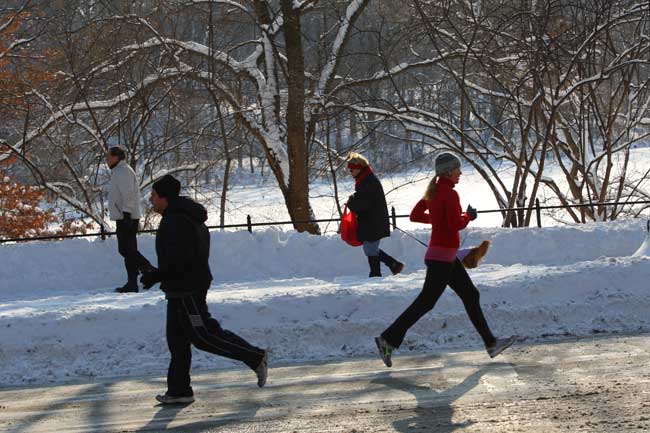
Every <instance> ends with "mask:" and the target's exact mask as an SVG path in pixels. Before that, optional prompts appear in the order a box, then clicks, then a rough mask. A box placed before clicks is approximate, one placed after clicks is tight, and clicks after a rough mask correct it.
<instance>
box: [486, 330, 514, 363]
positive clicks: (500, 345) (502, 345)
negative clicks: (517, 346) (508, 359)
mask: <svg viewBox="0 0 650 433" xmlns="http://www.w3.org/2000/svg"><path fill="white" fill-rule="evenodd" d="M516 339H517V336H516V335H513V336H511V337H508V338H497V341H495V342H494V344H493V345H492V346H490V347H488V348H487V353H488V355H490V358H494V357H495V356H497V355H498V354H499V353H501V352H503V351H504V350H506V349H507V348H508V347H510V346H512V343H514V342H515V340H516Z"/></svg>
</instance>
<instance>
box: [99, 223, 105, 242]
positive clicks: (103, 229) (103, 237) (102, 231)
mask: <svg viewBox="0 0 650 433" xmlns="http://www.w3.org/2000/svg"><path fill="white" fill-rule="evenodd" d="M100 232H101V234H102V240H103V241H105V240H106V229H105V228H104V223H103V222H102V224H101V226H100Z"/></svg>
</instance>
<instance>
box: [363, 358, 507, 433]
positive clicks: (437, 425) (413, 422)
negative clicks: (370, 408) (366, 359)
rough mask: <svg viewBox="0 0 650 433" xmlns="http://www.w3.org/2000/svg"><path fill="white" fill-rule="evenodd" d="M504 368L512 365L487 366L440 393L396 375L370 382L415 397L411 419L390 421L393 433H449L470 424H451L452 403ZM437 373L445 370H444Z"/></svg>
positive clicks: (470, 422) (452, 422) (392, 374)
mask: <svg viewBox="0 0 650 433" xmlns="http://www.w3.org/2000/svg"><path fill="white" fill-rule="evenodd" d="M503 367H511V366H510V364H507V363H491V364H487V365H485V366H483V367H481V368H480V369H479V370H477V371H475V372H474V373H472V374H470V375H469V376H467V377H466V378H465V379H463V381H462V382H461V383H459V384H457V385H454V386H452V387H451V388H448V389H444V390H441V391H437V390H434V389H431V388H430V387H427V386H423V385H418V384H417V383H414V382H413V381H412V379H411V380H409V378H405V379H400V378H398V377H394V376H396V375H397V374H399V373H389V377H385V376H384V377H381V378H377V379H375V380H373V381H372V382H371V383H373V384H381V385H385V386H387V387H389V388H392V389H395V390H399V391H404V392H408V393H411V394H413V396H414V397H415V398H416V401H417V403H416V407H415V408H414V409H413V410H412V411H413V413H414V416H412V417H410V418H405V419H399V420H395V421H393V422H392V424H393V427H394V428H395V430H396V431H398V432H403V433H412V432H415V431H430V432H436V433H451V432H455V431H458V430H459V429H463V428H465V427H469V426H471V425H472V424H473V422H472V421H465V422H462V423H458V424H455V423H454V421H453V416H454V408H453V406H452V403H453V402H454V401H456V400H458V399H459V398H460V397H462V396H463V395H465V394H467V393H468V392H470V391H471V390H472V389H473V388H475V387H476V386H477V385H478V383H479V381H480V379H481V377H483V375H485V374H487V373H488V372H490V371H497V370H499V369H500V368H503ZM436 370H444V368H441V369H436Z"/></svg>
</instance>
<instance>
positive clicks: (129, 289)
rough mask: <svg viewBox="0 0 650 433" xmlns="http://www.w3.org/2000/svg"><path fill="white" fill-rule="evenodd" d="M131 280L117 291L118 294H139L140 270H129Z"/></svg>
mask: <svg viewBox="0 0 650 433" xmlns="http://www.w3.org/2000/svg"><path fill="white" fill-rule="evenodd" d="M127 274H128V276H129V280H128V281H127V282H126V284H125V285H123V286H122V287H118V288H117V289H115V291H116V292H117V293H137V292H138V268H137V267H135V268H133V269H131V268H129V269H127Z"/></svg>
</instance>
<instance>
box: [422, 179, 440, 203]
mask: <svg viewBox="0 0 650 433" xmlns="http://www.w3.org/2000/svg"><path fill="white" fill-rule="evenodd" d="M439 178H440V176H433V178H432V179H431V180H430V181H429V184H428V185H427V189H426V191H424V197H423V198H424V199H425V200H431V199H432V198H433V197H435V196H436V185H437V183H438V179H439Z"/></svg>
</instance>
